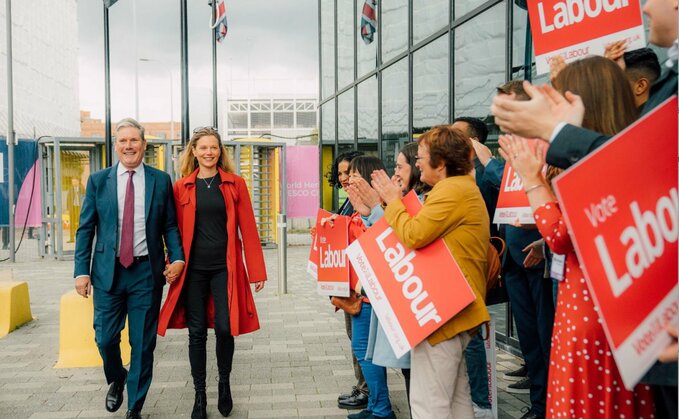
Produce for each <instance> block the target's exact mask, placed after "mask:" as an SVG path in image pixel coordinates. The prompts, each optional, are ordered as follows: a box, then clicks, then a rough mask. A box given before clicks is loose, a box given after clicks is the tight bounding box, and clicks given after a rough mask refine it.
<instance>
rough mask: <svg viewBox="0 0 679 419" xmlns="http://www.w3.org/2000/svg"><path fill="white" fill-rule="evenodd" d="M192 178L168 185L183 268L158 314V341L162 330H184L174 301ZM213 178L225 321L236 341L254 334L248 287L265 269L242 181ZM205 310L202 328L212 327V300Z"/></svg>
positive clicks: (190, 215)
mask: <svg viewBox="0 0 679 419" xmlns="http://www.w3.org/2000/svg"><path fill="white" fill-rule="evenodd" d="M197 174H198V170H196V171H195V172H193V173H192V174H190V175H189V176H186V177H183V178H181V179H179V180H178V181H177V183H175V185H174V200H175V206H176V207H177V224H178V225H179V231H180V233H181V236H182V245H183V246H184V254H185V258H186V265H185V268H184V271H183V272H182V275H181V276H180V277H179V280H177V281H175V282H174V283H173V284H172V285H170V290H169V291H168V294H167V298H166V299H165V304H163V308H161V310H160V318H159V319H158V334H159V335H161V336H165V331H166V330H167V329H168V328H169V329H183V328H185V327H186V318H185V314H184V305H183V301H182V299H181V298H180V296H181V291H182V287H183V285H184V280H185V279H186V272H187V270H188V269H187V268H188V267H189V266H190V263H191V243H192V241H193V229H194V225H195V217H196V175H197ZM219 176H220V178H221V183H220V184H219V189H220V190H221V191H222V195H223V196H224V203H225V204H226V220H227V221H226V234H227V235H228V237H229V239H228V243H227V249H226V269H227V273H228V280H227V292H228V299H229V319H230V323H231V334H232V335H233V336H238V335H241V334H244V333H249V332H254V331H255V330H257V329H259V319H258V318H257V310H256V309H255V301H254V299H253V297H252V290H251V288H250V283H254V282H259V281H264V280H266V279H267V278H266V267H265V266H264V253H263V252H262V246H261V244H260V241H259V233H258V232H257V224H256V222H255V215H254V213H253V211H252V202H251V201H250V194H249V193H248V189H247V186H246V185H245V181H244V180H243V178H241V177H239V176H236V175H235V174H233V173H227V172H225V171H223V170H221V169H220V170H219ZM239 231H240V237H239V234H238V233H239ZM241 238H242V241H241ZM243 256H245V258H243ZM243 259H245V261H244V260H243ZM246 265H247V270H246V268H245V267H246ZM206 310H207V315H208V326H209V327H214V302H213V300H212V298H210V299H209V302H208V305H207V307H206Z"/></svg>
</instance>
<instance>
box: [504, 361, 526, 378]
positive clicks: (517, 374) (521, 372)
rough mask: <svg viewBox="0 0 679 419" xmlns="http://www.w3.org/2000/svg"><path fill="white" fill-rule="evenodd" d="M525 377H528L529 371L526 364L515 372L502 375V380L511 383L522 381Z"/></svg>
mask: <svg viewBox="0 0 679 419" xmlns="http://www.w3.org/2000/svg"><path fill="white" fill-rule="evenodd" d="M524 377H528V370H527V369H526V364H522V365H521V367H520V368H519V369H516V370H514V371H508V372H506V373H504V374H502V378H504V379H505V380H509V381H520V380H521V379H522V378H524Z"/></svg>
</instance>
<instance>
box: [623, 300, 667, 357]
mask: <svg viewBox="0 0 679 419" xmlns="http://www.w3.org/2000/svg"><path fill="white" fill-rule="evenodd" d="M678 311H679V303H678V302H677V301H674V302H672V304H671V305H670V306H668V307H666V308H665V310H664V311H663V312H662V313H661V314H660V316H659V317H657V318H655V319H654V320H653V323H651V324H650V326H649V327H648V329H647V330H646V332H644V334H643V335H642V336H641V337H640V338H639V339H637V341H636V342H634V344H633V345H632V346H633V347H634V351H635V352H636V353H637V355H641V354H642V353H643V352H644V351H645V350H646V348H648V347H649V346H651V345H652V344H653V342H654V341H655V339H656V338H657V337H658V334H659V333H660V332H662V330H663V328H664V326H665V325H666V324H667V323H669V322H670V321H671V320H672V319H673V318H674V317H675V316H676V315H677V312H678Z"/></svg>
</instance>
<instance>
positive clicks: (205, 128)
mask: <svg viewBox="0 0 679 419" xmlns="http://www.w3.org/2000/svg"><path fill="white" fill-rule="evenodd" d="M198 131H214V132H219V130H218V129H217V128H215V127H209V126H208V127H196V128H194V129H193V133H194V134H195V133H197V132H198Z"/></svg>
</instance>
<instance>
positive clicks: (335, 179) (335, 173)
mask: <svg viewBox="0 0 679 419" xmlns="http://www.w3.org/2000/svg"><path fill="white" fill-rule="evenodd" d="M362 155H363V152H362V151H347V152H346V153H342V154H340V155H339V156H337V158H336V159H335V161H334V162H333V164H332V166H330V167H329V168H328V172H327V173H326V174H325V178H326V179H328V183H329V184H330V186H332V187H333V188H337V189H342V184H341V183H340V181H339V169H338V167H339V164H340V163H342V162H343V161H345V162H348V163H351V161H352V160H353V159H354V158H356V157H358V156H362Z"/></svg>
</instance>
